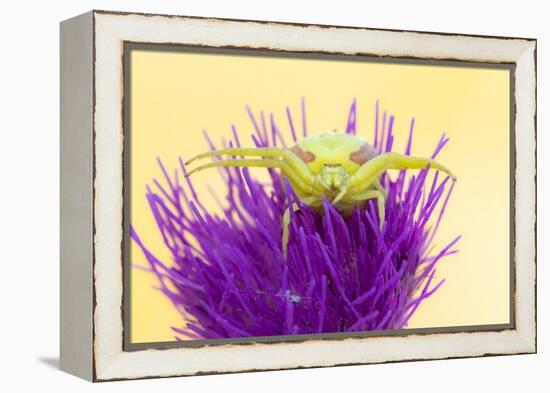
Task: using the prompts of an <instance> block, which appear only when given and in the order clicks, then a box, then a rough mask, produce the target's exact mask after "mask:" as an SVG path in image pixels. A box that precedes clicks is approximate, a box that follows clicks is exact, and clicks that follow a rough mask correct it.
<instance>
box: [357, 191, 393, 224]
mask: <svg viewBox="0 0 550 393" xmlns="http://www.w3.org/2000/svg"><path fill="white" fill-rule="evenodd" d="M348 198H349V199H351V200H353V201H356V202H361V201H366V200H368V199H374V198H376V202H377V203H378V222H379V224H380V229H382V226H383V225H384V220H385V218H386V196H385V194H384V193H382V192H380V191H379V190H372V189H371V190H366V191H363V192H360V193H357V194H353V195H350V196H349V197H348Z"/></svg>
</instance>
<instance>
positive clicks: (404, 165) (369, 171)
mask: <svg viewBox="0 0 550 393" xmlns="http://www.w3.org/2000/svg"><path fill="white" fill-rule="evenodd" d="M428 166H429V167H430V169H437V170H440V171H442V172H445V173H446V174H447V175H449V176H450V177H451V178H452V179H453V180H456V177H455V175H454V174H453V173H452V172H451V171H450V170H449V169H447V168H446V167H445V166H443V165H442V164H440V163H439V162H437V161H435V160H432V159H430V158H422V157H413V156H406V155H403V154H399V153H384V154H380V155H379V156H376V157H374V158H373V159H371V160H369V161H367V162H366V163H364V164H363V165H362V166H361V167H360V168H359V169H358V170H357V172H355V174H354V175H353V176H352V178H351V180H350V183H349V188H350V190H352V189H354V188H357V187H361V186H362V185H370V184H375V185H376V183H375V182H376V181H377V179H378V178H379V177H380V175H381V174H382V173H384V172H385V171H387V170H388V169H425V168H427V167H428Z"/></svg>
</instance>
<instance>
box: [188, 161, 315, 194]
mask: <svg viewBox="0 0 550 393" xmlns="http://www.w3.org/2000/svg"><path fill="white" fill-rule="evenodd" d="M220 166H223V167H249V168H252V167H254V168H278V169H280V170H281V172H282V173H283V175H284V176H286V177H287V178H288V180H289V181H290V182H291V183H292V185H293V186H294V187H297V188H298V189H299V191H300V192H301V193H302V194H304V195H309V194H311V193H313V191H314V185H315V183H314V178H313V176H308V175H310V174H309V173H306V174H304V173H302V172H299V171H294V170H292V168H291V167H290V166H289V164H288V163H287V162H286V161H283V160H277V159H269V158H266V159H234V160H221V161H215V162H211V163H208V164H204V165H201V166H199V167H196V168H195V169H193V170H192V171H190V172H188V173H187V177H189V176H191V175H192V174H194V173H196V172H199V171H202V170H205V169H208V168H216V167H220ZM308 170H309V169H308Z"/></svg>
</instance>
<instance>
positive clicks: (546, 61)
mask: <svg viewBox="0 0 550 393" xmlns="http://www.w3.org/2000/svg"><path fill="white" fill-rule="evenodd" d="M544 3H545V2H543V1H539V2H536V1H530V0H524V1H521V2H520V1H515V2H511V1H504V0H501V1H493V0H491V1H484V2H482V1H480V0H477V1H470V0H461V1H454V2H452V3H448V4H446V3H445V2H443V1H437V0H436V1H421V0H417V1H406V0H404V1H389V0H384V1H382V0H380V1H378V2H369V1H367V0H360V1H347V0H339V1H336V2H330V4H329V5H326V6H325V5H323V4H320V2H319V1H317V2H309V3H306V2H302V3H299V2H298V1H296V0H294V1H283V0H274V1H270V2H269V1H263V2H262V1H245V0H230V1H223V0H219V1H214V0H186V1H180V2H175V1H170V0H162V1H161V0H155V1H153V0H149V1H139V0H134V1H132V2H129V1H115V0H103V1H84V0H81V1H57V2H55V3H53V2H40V1H34V2H33V1H26V0H20V1H18V2H17V4H15V2H13V3H12V2H10V3H6V4H4V7H3V9H2V12H1V14H0V18H1V21H0V34H1V35H0V36H1V37H2V40H1V42H2V45H1V47H0V50H1V52H0V53H1V55H0V100H1V101H0V104H1V106H0V108H1V110H0V133H1V136H2V139H1V142H0V231H1V233H0V235H1V236H0V257H1V260H0V266H1V267H0V274H1V276H0V277H1V278H0V306H1V308H0V343H1V344H0V364H1V365H2V371H1V372H0V376H1V377H0V390H2V391H5V392H9V391H21V390H22V389H23V388H29V389H36V390H38V389H46V390H48V391H49V390H53V389H62V391H77V392H81V391H89V390H92V389H95V390H96V391H105V392H107V391H112V392H114V391H121V390H132V391H134V392H141V391H143V392H148V391H151V390H152V389H154V390H156V391H162V390H163V389H166V390H170V389H171V390H175V389H177V390H178V391H185V392H195V391H196V392H198V391H200V392H209V391H212V392H224V391H228V392H231V391H239V392H248V391H250V392H257V391H262V393H263V392H268V391H273V392H282V391H289V392H290V391H302V390H305V391H313V392H315V391H323V392H324V391H327V392H330V391H335V390H338V392H339V393H346V390H348V391H350V392H351V391H353V392H354V393H355V392H360V391H362V392H367V391H377V392H380V391H384V389H385V390H386V391H390V392H392V391H398V390H401V391H409V392H414V391H422V392H432V391H433V392H436V391H437V392H441V391H445V392H464V391H473V392H475V391H497V390H498V389H500V391H512V390H514V391H523V390H528V389H530V391H543V389H544V391H548V389H549V387H550V382H549V377H548V371H549V370H550V368H549V367H550V362H549V359H550V355H548V351H549V349H550V341H549V340H547V338H546V337H545V334H544V331H545V330H546V331H548V328H547V321H548V311H547V308H548V294H549V293H550V292H549V291H548V289H546V288H545V285H546V283H547V281H548V280H546V278H545V276H546V274H547V272H548V269H547V268H546V266H545V262H546V259H547V254H548V248H547V247H546V244H545V243H547V241H546V242H545V238H547V237H548V235H547V234H548V230H547V221H546V220H545V218H546V217H547V215H548V212H547V209H546V208H545V204H544V199H543V197H541V195H545V194H546V193H547V192H550V185H549V184H548V179H547V176H546V172H545V171H544V168H545V167H547V166H548V165H550V163H549V162H548V161H549V160H550V159H549V158H544V157H543V154H544V152H545V147H546V146H547V144H548V137H547V136H546V134H545V132H544V130H545V128H546V127H545V120H546V119H545V114H546V111H545V103H546V101H545V96H546V97H547V96H548V91H549V89H550V86H548V83H549V82H548V81H549V80H548V78H547V77H546V75H545V69H548V67H550V55H549V54H548V53H547V50H546V49H547V47H549V46H550V25H549V23H548V18H547V16H548V15H549V12H548V11H547V10H546V9H545V6H544ZM8 4H9V5H8ZM90 9H109V10H120V11H140V12H154V13H171V14H183V15H198V16H215V17H226V18H244V19H262V20H275V21H288V22H304V23H323V24H336V25H352V26H365V27H379V28H394V29H410V30H425V31H440V32H456V33H472V34H486V35H505V36H510V35H511V36H525V37H535V38H538V150H539V159H538V168H539V176H538V179H539V186H538V190H539V198H538V199H539V210H538V218H539V219H538V221H539V225H538V229H539V237H538V238H539V241H538V244H539V250H538V265H539V268H538V277H539V281H538V289H539V291H538V325H539V328H538V333H539V341H538V343H539V354H538V355H522V356H511V357H492V358H478V359H465V360H446V361H429V362H413V363H398V364H385V365H371V366H355V367H340V368H329V369H313V370H293V371H278V372H262V373H253V374H236V375H223V376H209V377H193V378H172V379H162V380H146V381H133V382H115V383H103V384H99V385H94V386H93V385H92V384H89V383H87V382H84V381H81V380H79V379H77V378H75V377H72V376H70V375H67V374H64V373H62V372H60V371H58V370H57V367H58V343H59V339H58V316H59V307H58V300H59V296H58V285H59V279H58V275H59V267H58V256H59V252H58V243H59V234H58V232H59V227H58V225H59V224H58V221H59V220H58V215H59V208H58V204H59V201H58V198H59V192H58V188H59V175H58V172H59V170H58V168H59V160H58V156H59V146H58V144H59V133H58V132H59V131H58V128H59V119H58V117H59V104H58V101H59V96H58V89H59V88H58V85H59V78H58V74H59V61H58V58H59V34H58V32H59V26H58V23H59V22H60V21H61V20H64V19H67V18H70V17H72V16H74V15H77V14H80V13H83V12H86V11H88V10H90ZM546 108H548V104H546ZM545 161H546V162H545ZM25 390H26V389H25Z"/></svg>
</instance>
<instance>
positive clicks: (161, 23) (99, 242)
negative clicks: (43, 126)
mask: <svg viewBox="0 0 550 393" xmlns="http://www.w3.org/2000/svg"><path fill="white" fill-rule="evenodd" d="M535 92H536V41H535V40H534V39H527V38H510V37H485V36H472V35H460V34H442V33H431V32H413V31H398V30H381V29H369V28H358V27H340V26H322V25H302V24H290V23H274V22H261V21H241V20H222V19H214V18H198V17H184V16H169V15H149V14H134V13H118V12H105V11H93V12H89V13H87V14H84V15H81V16H78V17H75V18H73V19H70V20H67V21H64V22H62V24H61V368H62V369H63V370H65V371H67V372H70V373H73V374H75V375H78V376H80V377H83V378H86V379H89V380H92V381H108V380H120V379H135V378H149V377H161V376H162V377H164V376H183V375H199V374H210V373H230V372H242V371H250V370H277V369H288V368H303V367H326V366H335V365H346V364H368V363H382V362H394V361H406V360H424V359H444V358H458V357H473V356H489V355H505V354H523V353H533V352H535V351H536V307H535V304H536V301H535V300H536V299H535V285H536V255H535V234H536V197H535V188H536V93H535Z"/></svg>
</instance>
